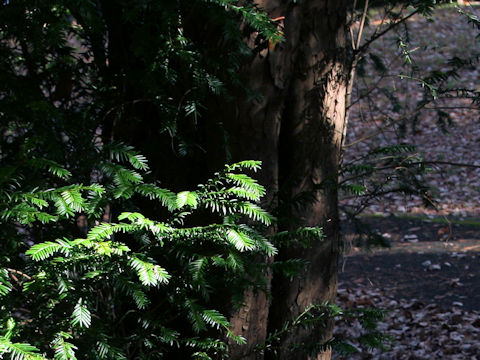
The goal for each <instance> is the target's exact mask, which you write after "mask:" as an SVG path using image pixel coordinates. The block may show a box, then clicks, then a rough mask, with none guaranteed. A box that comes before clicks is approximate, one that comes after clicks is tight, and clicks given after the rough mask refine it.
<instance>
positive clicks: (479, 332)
mask: <svg viewBox="0 0 480 360" xmlns="http://www.w3.org/2000/svg"><path fill="white" fill-rule="evenodd" d="M476 5H478V3H477V4H476ZM469 10H471V11H472V12H473V13H476V14H477V16H478V15H479V12H480V7H478V6H476V7H475V8H470V9H469ZM433 18H434V19H435V21H434V22H429V21H427V20H425V19H423V18H421V17H419V16H415V17H413V18H411V19H410V20H409V24H408V25H409V33H408V36H410V37H411V43H410V45H409V46H410V49H413V50H414V52H412V58H413V59H414V61H416V64H417V65H419V67H420V68H426V70H427V71H430V70H432V69H435V68H440V69H442V67H443V66H444V65H442V61H444V60H442V59H448V58H452V57H454V56H463V55H468V54H477V55H478V54H480V45H479V41H478V40H479V39H478V38H475V36H476V34H477V33H478V32H476V31H475V30H474V28H473V27H472V25H471V24H469V23H468V22H467V21H466V20H465V18H464V17H463V16H462V15H461V14H459V13H458V11H457V10H456V9H455V8H453V7H445V8H442V9H439V10H438V11H436V12H435V14H434V16H433ZM372 23H374V22H373V21H372ZM369 31H370V30H368V29H367V30H366V33H367V36H368V32H369ZM425 34H428V36H425ZM397 35H402V34H397ZM397 35H395V34H393V35H392V37H391V38H388V37H385V38H384V39H382V40H381V41H380V42H378V44H377V45H375V46H376V48H375V47H374V49H373V50H374V51H377V52H378V53H379V54H383V55H384V58H386V65H387V70H385V71H384V72H383V73H382V74H381V76H380V77H377V78H374V76H373V75H367V77H366V79H359V81H357V84H359V85H357V88H356V89H355V92H356V94H357V96H358V94H361V93H362V92H363V93H368V94H370V95H372V98H373V102H372V101H370V100H369V101H362V100H361V99H360V100H358V102H357V103H356V104H355V105H354V106H353V107H352V109H351V120H350V123H349V132H348V133H349V135H348V137H347V148H346V153H345V160H346V161H347V162H348V161H352V160H353V161H355V156H356V155H357V154H365V153H366V152H368V151H371V150H372V149H374V148H375V147H378V146H388V145H391V144H396V143H409V144H415V146H416V151H417V154H418V156H420V157H421V158H422V159H424V160H426V161H432V162H434V161H439V162H442V161H444V162H451V163H458V164H472V165H475V166H476V167H475V166H473V167H468V166H464V167H462V166H434V167H433V168H432V171H431V172H430V173H428V174H427V175H426V176H425V180H426V181H427V183H428V185H429V187H430V189H431V191H432V192H433V193H434V195H435V198H436V200H437V201H438V202H437V203H436V207H424V206H423V205H422V202H421V200H420V199H419V198H415V197H407V196H402V195H398V194H389V195H387V196H386V197H383V198H377V199H373V200H372V201H371V202H370V203H369V204H368V206H365V209H364V211H363V215H361V216H360V220H361V222H362V223H363V224H364V225H368V226H369V227H370V229H371V230H372V231H373V232H375V233H378V234H380V235H382V236H383V238H385V239H386V240H388V242H389V244H390V247H389V248H371V249H366V248H365V247H359V246H358V244H357V243H356V240H355V233H354V228H353V226H352V224H344V225H343V229H342V230H343V232H344V236H343V239H344V244H345V253H344V256H343V259H341V261H340V270H339V289H338V300H337V303H338V304H339V305H340V306H341V307H342V308H355V307H375V308H381V309H385V310H386V311H387V315H386V317H385V319H384V320H383V321H381V322H379V324H378V330H379V331H380V332H382V333H383V334H385V335H388V336H391V337H392V338H393V339H394V341H393V342H391V343H387V344H386V345H387V349H386V350H382V351H380V350H366V349H364V348H361V347H359V350H360V351H359V353H357V354H355V355H349V356H347V357H341V356H340V355H338V354H336V355H334V359H385V360H390V359H412V360H413V359H420V360H422V359H429V360H431V359H459V360H460V359H465V360H467V359H468V360H475V359H480V261H479V260H480V167H479V166H478V165H480V119H479V109H478V104H477V105H475V104H472V103H471V102H470V101H469V100H468V99H461V98H457V99H443V100H442V99H439V101H438V102H437V103H436V104H432V105H429V106H428V107H426V108H424V109H423V110H422V112H421V113H420V114H419V116H418V117H417V118H416V120H415V123H410V122H409V121H404V122H403V125H405V126H404V129H403V130H402V131H399V128H398V126H397V125H399V122H398V121H397V120H392V119H400V120H402V119H406V118H407V115H408V113H409V111H411V109H412V108H414V107H415V104H416V101H417V99H419V98H421V96H422V91H423V89H422V88H421V87H419V86H418V83H417V84H416V83H415V82H414V81H410V82H406V81H403V82H401V81H399V78H398V74H399V73H405V71H406V70H405V62H404V59H403V57H402V56H401V55H399V52H398V47H396V45H395V44H397V39H395V36H397ZM367 69H368V66H367ZM446 69H447V67H445V69H444V70H446ZM367 74H369V73H367ZM382 83H383V84H385V87H386V88H387V87H388V90H392V91H393V90H394V89H395V90H396V91H398V93H399V95H398V98H397V99H396V100H395V101H397V102H398V103H399V104H400V105H401V108H402V110H401V111H400V114H399V113H398V112H395V111H392V104H391V103H392V101H391V100H392V99H391V98H387V97H385V96H383V95H382V92H380V91H377V90H371V91H370V90H369V85H370V84H375V86H378V84H380V85H381V84H382ZM479 84H480V67H478V64H477V65H476V66H472V67H469V68H466V69H464V70H462V71H461V72H460V74H459V78H457V79H456V80H454V81H453V82H452V83H451V84H450V85H451V86H452V87H453V88H454V87H459V86H461V87H465V88H473V89H480V88H479V86H480V85H479ZM477 91H478V90H477ZM372 104H375V105H374V106H373V105H372ZM372 106H373V107H372ZM439 111H445V112H447V113H448V115H449V117H450V120H451V122H450V123H449V124H446V128H445V127H443V128H442V126H443V125H445V124H443V125H442V126H439V118H438V116H437V115H438V114H439V113H440V112H439ZM404 115H405V116H404ZM384 119H388V121H389V122H388V123H387V125H386V123H385V120H384ZM402 121H403V120H402ZM390 125H391V126H390ZM379 129H380V130H379ZM349 144H350V145H349ZM352 198H353V197H352ZM353 199H354V200H350V199H349V198H345V199H344V200H343V202H341V204H342V205H355V201H357V205H358V200H357V199H358V198H357V199H355V198H353ZM361 201H363V200H362V199H361V197H360V205H362V206H363V204H362V203H361ZM362 333H363V330H362V328H361V326H360V324H359V323H358V322H355V323H353V324H352V322H351V321H349V322H344V321H340V320H339V321H338V322H337V325H336V330H335V337H337V338H342V337H343V338H349V337H358V336H359V335H361V334H362ZM351 344H352V345H354V346H358V343H356V342H355V341H352V342H351Z"/></svg>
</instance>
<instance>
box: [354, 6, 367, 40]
mask: <svg viewBox="0 0 480 360" xmlns="http://www.w3.org/2000/svg"><path fill="white" fill-rule="evenodd" d="M367 12H368V0H365V6H364V7H363V13H362V19H361V20H360V27H359V29H358V35H357V44H356V46H355V49H358V48H359V47H360V42H361V40H362V33H363V28H364V26H365V19H366V17H367Z"/></svg>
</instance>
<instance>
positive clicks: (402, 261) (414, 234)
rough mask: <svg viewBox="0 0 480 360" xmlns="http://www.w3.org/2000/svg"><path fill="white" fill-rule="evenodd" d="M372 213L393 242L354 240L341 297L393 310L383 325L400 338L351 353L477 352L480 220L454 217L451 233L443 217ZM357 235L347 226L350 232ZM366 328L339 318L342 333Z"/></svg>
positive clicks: (347, 302) (453, 355)
mask: <svg viewBox="0 0 480 360" xmlns="http://www.w3.org/2000/svg"><path fill="white" fill-rule="evenodd" d="M364 220H365V222H367V223H370V224H371V225H373V226H374V227H375V228H376V229H378V230H379V231H382V232H383V234H384V235H387V236H388V237H390V239H391V243H390V248H385V249H374V250H366V249H360V248H357V247H354V246H352V247H350V249H349V250H348V251H347V252H346V254H345V256H344V258H343V260H342V261H341V264H340V266H341V269H340V274H339V290H338V300H337V302H338V304H339V305H340V306H341V307H342V308H352V307H375V308H381V309H385V310H387V315H386V317H385V319H384V321H381V322H380V323H379V324H378V330H380V331H381V332H382V333H383V334H385V335H389V336H391V337H392V338H393V339H394V341H393V342H392V343H390V344H388V343H387V347H388V348H389V349H388V350H386V351H379V350H371V351H367V350H365V349H362V350H361V352H360V353H359V354H356V355H353V356H351V355H350V356H348V357H347V358H348V359H477V357H478V356H479V354H480V341H479V339H480V279H479V274H480V261H479V260H480V224H477V223H475V221H462V222H459V223H458V222H456V221H452V222H451V224H450V226H451V233H449V231H448V230H449V229H448V228H449V226H448V224H445V223H443V222H442V220H443V219H440V218H435V219H433V220H432V219H428V220H424V219H415V218H412V217H406V218H402V217H384V218H382V217H378V216H377V217H373V216H372V217H366V218H365V219H364ZM446 225H447V226H446ZM351 238H353V234H352V233H351V232H349V231H348V230H347V231H346V234H345V239H346V240H347V242H348V239H351ZM362 332H363V330H362V328H361V326H360V324H359V323H354V324H353V326H352V323H351V322H348V323H345V322H339V323H338V324H337V329H336V336H337V337H358V336H359V335H360V334H362ZM353 344H354V343H353ZM476 356H477V357H476ZM337 359H341V357H337Z"/></svg>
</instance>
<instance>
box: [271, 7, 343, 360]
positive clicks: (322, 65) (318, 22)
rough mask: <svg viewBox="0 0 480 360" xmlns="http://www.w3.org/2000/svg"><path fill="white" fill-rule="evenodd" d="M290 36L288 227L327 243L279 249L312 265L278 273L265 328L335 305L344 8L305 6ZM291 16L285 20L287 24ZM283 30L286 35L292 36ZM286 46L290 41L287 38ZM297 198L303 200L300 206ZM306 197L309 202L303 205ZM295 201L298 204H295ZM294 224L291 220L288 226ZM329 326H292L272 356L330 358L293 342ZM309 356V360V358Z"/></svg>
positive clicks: (313, 337) (314, 337)
mask: <svg viewBox="0 0 480 360" xmlns="http://www.w3.org/2000/svg"><path fill="white" fill-rule="evenodd" d="M300 6H301V7H302V8H301V10H302V16H301V17H300V18H299V22H298V23H297V24H296V29H294V30H293V31H297V32H300V38H299V41H298V45H297V47H296V49H295V54H294V61H293V66H292V68H291V79H292V80H291V83H290V87H289V90H288V95H287V100H286V101H287V105H286V107H285V109H286V110H285V111H284V113H283V119H282V127H281V129H282V133H281V136H280V141H281V143H280V147H281V148H283V150H280V153H281V154H282V157H283V158H282V159H281V161H280V166H281V168H280V174H281V183H280V189H281V194H283V195H284V198H283V199H281V202H282V203H289V206H288V207H289V209H288V210H287V213H286V214H285V215H286V216H284V217H287V218H289V219H288V220H289V221H286V222H284V223H283V224H280V226H281V227H282V228H283V229H285V230H296V229H297V228H299V227H303V226H322V227H323V229H324V233H325V239H324V241H323V242H321V243H315V244H312V247H311V248H309V249H304V248H302V247H301V246H298V247H289V248H287V249H283V250H282V251H281V252H280V254H279V255H278V260H280V261H285V260H287V259H293V258H300V259H304V260H306V261H307V262H308V263H309V266H308V267H307V268H306V269H305V270H304V271H303V272H302V273H301V276H300V277H298V278H295V279H293V280H289V279H288V278H286V277H284V276H282V275H275V277H274V279H273V285H272V288H273V290H272V292H273V301H272V306H271V309H270V318H269V322H270V323H269V330H270V331H274V330H275V329H279V328H281V326H282V325H283V324H284V323H285V322H286V321H289V320H292V319H293V318H294V317H296V316H298V314H300V313H301V312H302V311H304V309H305V308H306V307H308V306H309V305H311V304H319V303H323V302H325V301H330V302H332V301H334V298H335V292H336V273H337V269H336V268H337V256H338V232H339V226H338V213H337V189H336V183H337V173H338V165H339V159H340V157H339V155H340V147H341V142H342V137H343V125H344V121H345V95H346V80H347V79H346V76H345V54H344V49H345V21H346V19H345V16H344V15H346V14H345V13H346V10H345V4H344V3H343V2H337V4H335V5H333V2H331V1H330V2H328V1H323V2H318V1H317V2H313V1H312V2H308V3H307V2H304V3H302V4H301V5H300ZM288 19H289V18H288V17H287V19H286V22H287V21H288ZM288 29H289V28H288V26H286V30H287V31H286V32H285V36H286V37H287V38H288V36H290V33H289V32H288ZM287 41H288V39H287ZM298 199H304V201H303V203H302V204H299V203H298ZM305 199H306V200H305ZM296 202H297V203H296ZM292 219H295V221H291V220H292ZM331 328H332V324H331V321H330V322H329V323H328V324H325V325H324V326H317V327H316V328H314V329H309V330H301V329H295V330H293V331H292V332H291V333H288V334H286V335H284V336H283V339H282V341H281V344H280V346H279V348H278V349H276V355H275V356H271V357H272V358H278V359H291V358H292V356H295V358H296V359H307V358H322V359H326V358H328V356H329V355H328V354H329V351H327V352H324V353H319V354H315V351H313V352H312V353H313V355H310V354H309V351H308V350H306V349H305V351H304V353H303V354H302V353H301V352H302V350H301V348H300V349H296V350H295V351H294V352H292V350H291V347H292V346H293V345H294V344H301V343H304V344H305V343H312V344H315V343H317V344H318V343H323V342H325V341H327V340H328V339H329V337H330V336H331ZM312 356H313V357H312Z"/></svg>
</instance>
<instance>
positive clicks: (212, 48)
mask: <svg viewBox="0 0 480 360" xmlns="http://www.w3.org/2000/svg"><path fill="white" fill-rule="evenodd" d="M394 3H395V2H394V1H381V2H379V4H377V5H381V6H383V5H384V4H394ZM402 3H407V5H413V6H414V10H413V11H415V12H417V11H418V12H428V11H429V9H430V8H431V6H432V5H433V1H427V0H423V1H420V0H418V1H406V2H405V1H404V2H402ZM368 6H369V3H368V1H359V2H358V3H357V1H354V2H353V3H352V2H349V1H347V0H298V1H295V0H291V1H289V0H259V1H251V0H246V1H236V0H193V1H192V0H190V1H183V0H162V1H158V0H147V1H127V0H122V1H117V2H113V1H109V0H96V1H91V0H81V1H70V0H65V1H54V0H45V1H41V2H31V1H21V0H18V1H13V0H11V1H3V2H2V3H1V5H0V121H1V122H0V129H1V135H0V136H1V137H2V144H1V147H0V161H1V168H0V174H1V179H0V206H1V208H0V211H1V215H2V218H1V224H2V227H1V230H0V234H1V236H2V243H1V245H0V249H1V251H2V256H1V257H0V296H1V297H2V304H1V305H0V319H1V321H2V323H1V324H0V354H1V353H8V354H10V355H11V356H12V357H13V358H15V359H30V358H32V359H35V358H38V359H43V358H52V357H53V358H55V359H76V358H79V359H83V358H84V359H102V358H104V359H121V358H128V359H156V358H172V359H178V358H180V357H182V356H183V357H192V358H198V359H216V358H229V359H277V358H278V359H294V358H295V359H329V358H330V356H331V344H332V325H333V316H334V315H335V314H338V309H335V307H334V306H332V305H331V304H333V303H334V300H335V293H336V282H337V262H338V256H339V215H338V189H339V186H338V176H339V170H340V166H341V162H342V145H343V143H344V140H345V135H346V131H347V114H348V109H349V103H350V99H351V92H352V84H353V81H354V77H355V71H356V67H357V65H358V63H359V61H360V59H361V57H362V56H363V55H364V51H365V49H366V48H367V47H368V41H367V42H366V43H364V46H362V45H361V41H360V40H361V35H362V34H361V32H362V30H361V29H362V27H363V26H364V23H365V20H366V9H368ZM357 15H358V17H357ZM392 16H393V15H392ZM402 21H403V20H400V21H399V20H398V19H394V18H393V17H392V21H391V23H392V25H393V24H395V23H401V22H402ZM354 23H357V24H360V25H359V27H357V28H356V30H354V31H350V30H349V29H350V28H351V26H352V24H354ZM378 35H379V36H381V35H383V33H380V34H378ZM147 159H148V161H147ZM248 159H253V160H255V161H244V160H248ZM257 161H261V163H262V166H261V170H260V167H259V163H258V162H257ZM232 162H233V163H234V164H233V165H228V166H226V167H225V165H224V164H225V163H229V164H231V163H232ZM256 170H258V172H257V173H256V174H253V172H254V171H256ZM243 172H248V175H247V174H244V173H243ZM252 177H255V178H256V179H258V182H259V184H258V183H257V182H256V180H254V179H253V178H252ZM198 184H202V185H198ZM260 198H261V202H260V203H259V201H260ZM259 204H261V206H262V207H260V206H259ZM263 209H267V210H268V211H269V212H270V213H271V214H273V215H274V217H272V216H271V215H269V213H267V212H266V211H265V210H263ZM37 300H39V301H42V302H44V303H45V304H46V305H45V307H42V306H39V304H38V303H37V302H36V301H37ZM328 304H330V305H328Z"/></svg>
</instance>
